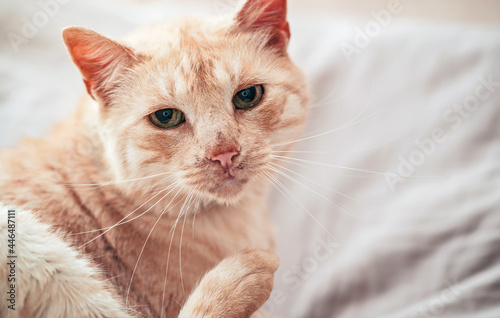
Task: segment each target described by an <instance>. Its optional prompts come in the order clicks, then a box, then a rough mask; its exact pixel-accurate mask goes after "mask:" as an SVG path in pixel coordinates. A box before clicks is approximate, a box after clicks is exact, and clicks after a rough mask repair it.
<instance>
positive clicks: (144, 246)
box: [125, 186, 182, 307]
mask: <svg viewBox="0 0 500 318" xmlns="http://www.w3.org/2000/svg"><path fill="white" fill-rule="evenodd" d="M181 191H182V186H181V187H180V189H179V191H177V193H176V194H175V195H174V197H173V198H172V200H170V202H169V203H168V204H167V206H165V208H164V209H163V210H162V213H160V215H159V216H158V217H157V218H156V221H155V223H154V224H153V227H152V228H151V230H150V231H149V233H148V236H147V237H146V240H145V241H144V244H143V245H142V249H141V252H140V253H139V256H138V257H137V261H136V263H135V266H134V270H133V271H132V275H131V276H130V282H129V284H128V288H127V296H126V298H125V307H127V305H128V296H129V294H130V289H131V287H132V281H133V280H134V275H135V272H136V270H137V267H138V266H139V261H140V260H141V257H142V253H143V252H144V249H145V248H146V244H147V243H148V240H149V237H150V236H151V234H152V233H153V230H154V229H155V227H156V225H157V224H158V222H159V221H160V219H161V217H162V216H163V215H164V214H165V212H166V211H167V210H168V208H169V207H170V204H171V203H172V201H173V200H174V199H175V197H176V196H177V195H178V194H179V193H180V192H181ZM157 203H158V202H157Z"/></svg>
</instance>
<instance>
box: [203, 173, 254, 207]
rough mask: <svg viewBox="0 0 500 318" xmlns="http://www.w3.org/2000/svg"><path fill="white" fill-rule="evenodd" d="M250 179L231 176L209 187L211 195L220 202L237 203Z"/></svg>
mask: <svg viewBox="0 0 500 318" xmlns="http://www.w3.org/2000/svg"><path fill="white" fill-rule="evenodd" d="M247 182H248V179H240V178H234V177H229V178H226V179H224V180H223V181H221V182H220V183H219V184H217V185H216V186H215V187H213V188H211V189H209V191H208V192H209V193H210V196H212V197H213V198H214V199H216V200H217V201H220V202H224V203H235V202H237V201H239V200H240V198H241V197H242V193H243V190H244V186H245V184H246V183H247Z"/></svg>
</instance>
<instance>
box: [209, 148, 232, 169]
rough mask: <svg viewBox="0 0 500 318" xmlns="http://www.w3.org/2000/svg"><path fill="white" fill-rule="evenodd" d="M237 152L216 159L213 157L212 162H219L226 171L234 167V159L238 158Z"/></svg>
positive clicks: (218, 156) (221, 155)
mask: <svg viewBox="0 0 500 318" xmlns="http://www.w3.org/2000/svg"><path fill="white" fill-rule="evenodd" d="M237 154H238V153H237V152H226V153H223V154H220V155H217V156H215V157H211V158H210V160H212V161H214V162H215V161H219V162H220V165H221V166H222V168H224V169H230V168H231V167H232V166H233V157H234V156H236V155H237Z"/></svg>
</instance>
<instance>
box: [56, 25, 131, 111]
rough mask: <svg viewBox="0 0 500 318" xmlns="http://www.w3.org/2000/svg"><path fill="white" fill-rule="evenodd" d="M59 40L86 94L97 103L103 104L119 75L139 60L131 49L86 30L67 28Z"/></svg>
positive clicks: (115, 84) (117, 83) (117, 82)
mask: <svg viewBox="0 0 500 318" xmlns="http://www.w3.org/2000/svg"><path fill="white" fill-rule="evenodd" d="M62 36H63V39H64V43H65V44H66V46H67V48H68V51H69V54H70V55H71V58H72V59H73V62H74V63H75V65H76V66H77V67H78V69H79V70H80V72H81V73H82V77H83V81H84V83H85V86H86V87H87V92H88V93H89V94H90V96H92V98H94V99H96V100H97V99H101V100H103V101H104V102H106V100H107V99H108V97H109V93H110V92H111V91H112V90H113V89H114V88H115V87H116V86H117V85H119V76H120V75H121V74H122V72H123V71H125V70H126V69H127V68H130V67H131V66H133V65H134V63H136V62H137V60H138V57H137V56H136V55H135V54H134V52H133V51H132V49H130V48H128V47H126V46H124V45H122V44H120V43H118V42H115V41H113V40H110V39H108V38H107V37H105V36H103V35H101V34H99V33H97V32H94V31H92V30H89V29H85V28H81V27H68V28H65V29H64V30H63V32H62Z"/></svg>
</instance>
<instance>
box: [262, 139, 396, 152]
mask: <svg viewBox="0 0 500 318" xmlns="http://www.w3.org/2000/svg"><path fill="white" fill-rule="evenodd" d="M402 136H404V135H399V136H396V137H394V138H391V139H389V140H387V141H384V142H382V143H379V144H375V145H373V146H370V147H367V148H363V149H352V150H339V151H307V150H271V153H304V154H340V153H353V152H363V151H368V150H373V149H377V148H380V147H383V146H385V145H388V144H390V143H393V142H394V141H396V140H398V139H400V138H401V137H402Z"/></svg>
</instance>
